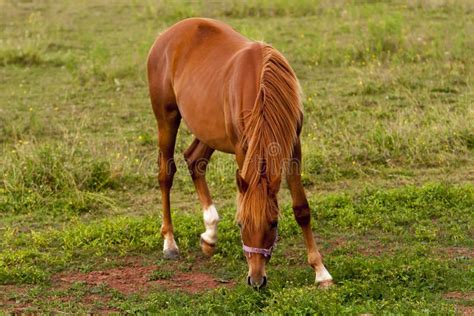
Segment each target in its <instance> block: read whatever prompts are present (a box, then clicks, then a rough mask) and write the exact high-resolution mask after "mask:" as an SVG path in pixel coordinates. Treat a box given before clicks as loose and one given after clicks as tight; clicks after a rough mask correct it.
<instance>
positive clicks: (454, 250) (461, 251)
mask: <svg viewBox="0 0 474 316" xmlns="http://www.w3.org/2000/svg"><path fill="white" fill-rule="evenodd" d="M440 251H441V253H443V254H445V255H446V256H448V258H459V257H465V258H470V259H472V258H474V249H473V248H465V247H447V248H443V249H441V250H440Z"/></svg>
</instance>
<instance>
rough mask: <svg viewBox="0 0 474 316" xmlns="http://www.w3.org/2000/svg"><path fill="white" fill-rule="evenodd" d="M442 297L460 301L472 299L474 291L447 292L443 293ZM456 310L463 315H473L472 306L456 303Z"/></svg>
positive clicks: (473, 307) (473, 309) (473, 308)
mask: <svg viewBox="0 0 474 316" xmlns="http://www.w3.org/2000/svg"><path fill="white" fill-rule="evenodd" d="M444 297H445V298H447V299H450V300H454V301H459V302H460V303H461V302H462V301H472V300H473V299H474V292H465V293H464V292H448V293H445V294H444ZM456 310H457V311H458V312H459V314H460V315H463V316H472V315H474V306H467V305H462V304H456Z"/></svg>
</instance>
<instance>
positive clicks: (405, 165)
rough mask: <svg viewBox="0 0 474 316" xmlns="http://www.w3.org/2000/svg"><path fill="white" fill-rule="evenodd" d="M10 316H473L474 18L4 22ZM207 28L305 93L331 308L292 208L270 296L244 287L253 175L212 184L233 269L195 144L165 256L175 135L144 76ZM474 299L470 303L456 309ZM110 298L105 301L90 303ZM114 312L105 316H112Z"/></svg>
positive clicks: (75, 12)
mask: <svg viewBox="0 0 474 316" xmlns="http://www.w3.org/2000/svg"><path fill="white" fill-rule="evenodd" d="M0 6H1V7H2V9H1V10H0V25H1V27H0V174H1V175H2V176H1V178H0V311H3V312H8V311H12V310H15V309H18V308H20V309H24V310H26V311H32V312H35V311H36V312H58V311H63V312H75V313H77V312H89V311H105V310H108V309H113V310H114V311H118V312H130V313H140V312H156V313H171V314H208V313H214V314H226V313H227V314H230V313H234V314H249V313H265V314H322V315H328V314H329V315H332V314H351V315H353V314H363V313H372V314H440V315H445V314H456V313H460V312H461V311H463V310H468V309H470V310H471V311H472V306H473V304H474V303H473V300H472V292H473V286H474V283H473V281H472V280H474V275H473V272H474V271H473V269H472V266H473V258H472V248H473V247H474V238H473V237H474V236H473V235H474V231H473V230H472V227H474V217H473V216H472V214H473V213H474V186H473V185H472V183H473V180H474V176H473V175H474V127H473V124H472V121H474V108H473V105H472V100H474V93H473V91H474V90H473V86H472V79H473V76H472V73H473V69H472V65H473V61H474V54H473V53H472V52H473V51H474V36H473V34H474V33H473V32H472V29H473V27H474V19H473V17H472V12H474V11H473V10H474V7H473V6H472V4H471V3H470V2H469V1H456V2H452V1H414V2H410V4H407V3H405V2H402V1H381V2H378V1H375V2H374V1H371V2H365V1H352V2H347V3H345V4H342V3H341V4H339V3H336V4H334V3H332V2H330V1H309V0H308V1H306V0H305V1H298V2H297V4H295V5H291V6H290V5H288V4H287V2H286V1H250V0H249V1H243V2H242V1H233V0H229V1H225V2H222V3H217V2H216V3H208V2H203V1H196V2H192V3H191V4H189V3H181V2H177V1H161V2H159V3H155V2H154V1H132V2H129V1H114V2H113V3H112V2H108V1H101V0H94V1H88V2H84V3H77V2H72V1H67V2H57V3H52V2H45V1H17V2H13V1H12V2H4V3H2V4H1V5H0ZM189 16H207V17H213V18H218V19H221V20H224V21H226V22H228V23H229V24H231V25H232V26H233V27H234V28H236V29H237V30H239V31H240V32H241V33H243V34H244V35H246V36H248V37H250V38H252V39H255V40H264V41H266V42H269V43H271V44H272V45H273V46H275V47H276V48H277V49H279V50H280V51H282V52H283V53H284V54H285V56H287V58H288V59H289V61H290V63H291V65H292V66H293V68H294V69H295V71H296V73H297V75H298V77H299V79H300V82H301V85H302V87H303V90H304V104H303V105H304V110H305V123H304V128H303V133H302V143H303V157H304V161H303V162H304V166H303V169H304V170H303V180H304V184H305V187H306V190H307V191H308V195H309V197H310V203H311V206H312V208H313V219H314V220H313V229H314V231H315V233H316V236H317V242H318V244H319V245H320V247H321V250H322V253H323V254H324V256H325V262H326V263H327V266H328V268H329V270H330V272H331V273H332V274H333V276H334V277H335V279H336V282H337V286H336V287H335V288H333V289H331V290H329V291H321V290H318V289H317V288H316V287H315V286H314V284H313V281H314V275H313V272H312V271H311V270H310V268H309V267H308V266H307V265H306V259H305V258H306V254H305V249H304V246H303V240H302V236H301V234H300V231H299V227H298V226H297V224H296V223H295V221H294V220H293V218H292V212H291V208H290V205H291V202H290V198H289V194H288V192H287V190H286V188H284V189H283V190H282V191H281V194H280V200H281V209H282V219H281V224H280V235H281V241H280V242H279V244H278V247H277V249H276V253H275V255H274V257H273V258H272V260H271V262H270V264H269V268H268V277H269V286H268V289H266V290H264V291H254V290H252V289H249V288H248V287H247V286H246V285H245V282H244V281H245V280H244V278H245V275H246V269H247V266H246V264H245V262H244V259H243V256H242V254H241V245H240V240H239V232H238V228H237V226H236V225H235V223H234V212H235V192H236V189H235V185H234V174H235V168H236V166H235V163H234V162H233V157H232V156H229V155H225V154H221V153H216V154H215V155H214V157H213V159H212V162H211V164H210V166H209V175H208V182H209V186H210V188H211V192H212V194H213V196H214V198H215V200H216V204H217V206H218V209H219V213H220V214H221V217H222V221H221V223H220V224H219V225H220V226H219V245H218V250H217V253H216V255H215V256H214V257H213V258H210V259H206V258H203V256H202V255H201V253H200V247H199V234H200V233H201V232H202V231H203V229H204V227H203V226H204V225H203V224H202V214H201V211H200V207H199V203H198V201H197V197H196V194H195V192H194V188H193V185H192V182H191V179H190V177H189V175H188V172H187V169H186V167H185V163H184V160H183V158H182V155H181V154H180V153H181V152H183V151H184V150H185V149H186V147H187V146H188V145H189V144H190V143H191V135H190V133H189V132H188V131H187V130H186V128H185V127H184V126H183V128H182V129H181V131H180V133H179V136H178V143H177V148H176V151H177V153H178V154H177V155H176V159H177V164H178V173H177V174H176V176H175V184H174V188H173V193H172V209H173V219H174V224H175V233H176V238H177V242H178V244H179V247H180V249H181V258H180V260H178V262H176V263H170V262H168V261H164V260H163V259H162V256H161V247H162V242H163V241H162V238H161V236H160V234H159V227H160V223H161V219H160V216H161V212H160V210H161V204H160V194H159V189H158V183H157V180H156V173H157V167H156V157H157V150H156V123H155V120H154V117H153V114H152V111H151V107H150V105H149V100H148V92H147V85H146V75H145V61H146V56H147V52H148V49H149V48H150V46H151V45H152V43H153V40H154V39H155V37H156V36H157V35H158V34H159V33H160V32H161V31H163V30H164V29H165V28H166V27H168V26H170V25H171V24H173V23H174V22H176V21H178V20H180V19H182V18H185V17H189ZM130 257H132V258H135V259H136V260H138V261H140V262H143V264H156V265H157V266H158V267H159V268H158V269H157V270H155V271H154V272H153V273H152V274H151V275H150V276H148V278H149V280H150V281H152V280H172V279H173V278H174V277H175V275H176V272H177V271H181V272H183V273H184V272H186V273H193V272H203V273H207V274H210V275H211V276H212V277H213V278H215V279H222V280H230V281H232V282H233V283H236V285H235V286H231V287H229V288H219V289H209V290H207V291H201V292H199V293H197V294H188V293H186V292H183V291H179V290H171V289H168V290H167V289H166V288H163V287H161V288H159V287H158V288H152V289H149V290H147V291H145V292H140V293H135V294H124V293H121V292H119V291H117V290H114V289H112V288H110V287H108V286H107V285H106V284H105V285H100V286H91V285H88V284H85V283H74V284H73V285H71V286H69V287H66V288H63V287H58V285H57V281H55V280H56V278H57V275H58V273H72V272H77V271H82V272H90V271H96V270H102V269H105V270H106V269H109V268H111V267H120V266H123V265H126V263H124V259H126V258H130ZM447 293H461V294H462V295H463V297H464V299H452V298H449V295H447ZM91 297H92V298H95V299H94V300H93V301H94V302H92V303H91V302H90V301H91ZM97 298H98V299H97Z"/></svg>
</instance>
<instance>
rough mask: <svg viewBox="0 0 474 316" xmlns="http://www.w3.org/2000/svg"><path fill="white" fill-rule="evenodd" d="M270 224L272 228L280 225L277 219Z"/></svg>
mask: <svg viewBox="0 0 474 316" xmlns="http://www.w3.org/2000/svg"><path fill="white" fill-rule="evenodd" d="M270 226H271V227H272V228H277V227H278V222H277V221H274V222H272V223H271V224H270Z"/></svg>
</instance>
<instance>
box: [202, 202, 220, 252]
mask: <svg viewBox="0 0 474 316" xmlns="http://www.w3.org/2000/svg"><path fill="white" fill-rule="evenodd" d="M203 217H204V226H206V231H205V232H204V233H202V234H201V238H202V239H204V241H205V242H207V243H208V244H211V245H214V244H215V243H216V242H217V223H218V222H219V214H218V213H217V210H216V207H215V206H214V204H211V205H210V206H209V207H208V208H207V209H204V211H203Z"/></svg>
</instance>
